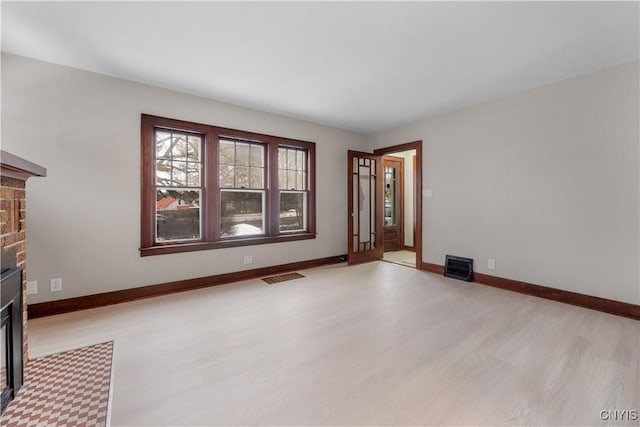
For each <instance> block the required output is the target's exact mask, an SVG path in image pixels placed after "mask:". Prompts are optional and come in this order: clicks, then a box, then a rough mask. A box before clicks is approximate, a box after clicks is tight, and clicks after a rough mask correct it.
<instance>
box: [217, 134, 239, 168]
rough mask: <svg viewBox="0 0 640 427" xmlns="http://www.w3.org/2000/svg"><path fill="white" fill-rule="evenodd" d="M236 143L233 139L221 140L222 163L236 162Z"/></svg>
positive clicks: (231, 163)
mask: <svg viewBox="0 0 640 427" xmlns="http://www.w3.org/2000/svg"><path fill="white" fill-rule="evenodd" d="M235 150H236V148H235V143H233V142H232V141H224V140H221V141H220V164H221V165H233V164H235V161H236V157H235Z"/></svg>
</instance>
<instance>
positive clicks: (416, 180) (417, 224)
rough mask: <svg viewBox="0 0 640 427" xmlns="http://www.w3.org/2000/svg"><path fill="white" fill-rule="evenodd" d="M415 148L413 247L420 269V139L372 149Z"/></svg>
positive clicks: (374, 152)
mask: <svg viewBox="0 0 640 427" xmlns="http://www.w3.org/2000/svg"><path fill="white" fill-rule="evenodd" d="M407 150H416V169H415V174H414V177H413V208H414V212H415V214H414V215H413V232H414V239H413V248H414V249H415V252H416V268H417V269H418V270H422V140H417V141H412V142H407V143H405V144H399V145H392V146H390V147H383V148H378V149H376V150H373V154H377V155H382V156H384V155H385V154H391V153H396V152H399V151H407Z"/></svg>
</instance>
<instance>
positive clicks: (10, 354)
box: [0, 252, 23, 413]
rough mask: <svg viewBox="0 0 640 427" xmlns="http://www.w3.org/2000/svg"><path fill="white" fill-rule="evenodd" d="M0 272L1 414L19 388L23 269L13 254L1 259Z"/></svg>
mask: <svg viewBox="0 0 640 427" xmlns="http://www.w3.org/2000/svg"><path fill="white" fill-rule="evenodd" d="M1 258H2V262H1V265H2V271H1V273H0V319H1V324H0V325H1V326H0V339H1V341H0V347H1V348H0V413H2V412H4V409H5V408H6V407H7V405H8V404H9V402H10V401H11V400H13V398H14V397H15V396H16V394H17V393H18V390H20V387H22V382H23V358H22V340H23V338H22V269H20V268H17V263H16V253H15V252H7V253H3V254H2V256H1Z"/></svg>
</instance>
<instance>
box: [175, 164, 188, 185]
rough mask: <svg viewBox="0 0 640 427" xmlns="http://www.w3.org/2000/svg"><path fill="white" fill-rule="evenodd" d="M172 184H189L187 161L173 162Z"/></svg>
mask: <svg viewBox="0 0 640 427" xmlns="http://www.w3.org/2000/svg"><path fill="white" fill-rule="evenodd" d="M171 165H172V169H171V186H173V187H185V186H186V185H187V163H186V162H172V163H171Z"/></svg>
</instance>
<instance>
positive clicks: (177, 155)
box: [171, 133, 187, 160]
mask: <svg viewBox="0 0 640 427" xmlns="http://www.w3.org/2000/svg"><path fill="white" fill-rule="evenodd" d="M172 136H173V140H172V141H171V144H172V147H171V155H172V158H173V160H187V136H186V135H184V134H180V133H173V134H172Z"/></svg>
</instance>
